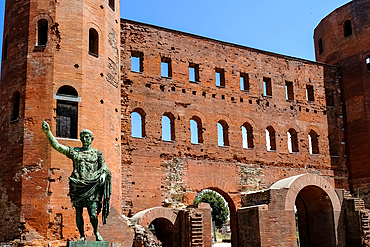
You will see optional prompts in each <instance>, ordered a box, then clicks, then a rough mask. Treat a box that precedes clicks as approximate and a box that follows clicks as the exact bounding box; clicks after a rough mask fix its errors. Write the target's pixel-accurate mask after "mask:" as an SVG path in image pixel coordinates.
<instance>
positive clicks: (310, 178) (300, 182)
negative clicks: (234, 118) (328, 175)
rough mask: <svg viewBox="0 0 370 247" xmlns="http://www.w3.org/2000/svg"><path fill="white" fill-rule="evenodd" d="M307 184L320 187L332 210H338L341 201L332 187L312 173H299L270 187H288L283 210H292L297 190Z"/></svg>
mask: <svg viewBox="0 0 370 247" xmlns="http://www.w3.org/2000/svg"><path fill="white" fill-rule="evenodd" d="M307 186H316V187H319V188H320V189H322V190H323V191H324V192H325V193H326V194H327V195H328V196H329V198H330V200H331V203H332V205H333V211H335V212H340V210H341V203H340V200H339V197H338V195H337V193H336V192H335V189H334V187H333V186H332V185H331V184H330V183H329V182H328V181H327V180H326V179H325V178H323V177H321V176H318V175H314V174H301V175H298V176H293V177H290V178H285V179H282V180H280V181H278V182H276V183H274V184H273V185H272V186H271V189H288V192H287V194H286V197H285V206H284V208H285V210H286V211H293V210H294V204H295V199H296V197H297V195H298V194H299V192H300V191H301V190H302V189H303V188H305V187H307Z"/></svg>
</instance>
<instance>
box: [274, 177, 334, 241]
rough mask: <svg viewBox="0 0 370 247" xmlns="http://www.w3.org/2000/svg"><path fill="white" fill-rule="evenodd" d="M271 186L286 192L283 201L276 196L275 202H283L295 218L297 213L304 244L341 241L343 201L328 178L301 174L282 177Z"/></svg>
mask: <svg viewBox="0 0 370 247" xmlns="http://www.w3.org/2000/svg"><path fill="white" fill-rule="evenodd" d="M270 189H271V192H273V191H274V190H275V191H276V190H277V191H279V192H278V194H280V195H283V194H285V199H283V200H281V201H280V200H279V199H278V198H277V197H274V201H272V203H274V204H276V205H279V206H280V205H281V206H282V208H284V211H285V214H286V215H287V216H288V215H289V217H287V218H290V219H292V220H293V219H295V217H294V216H295V214H296V213H297V214H298V221H297V222H298V227H299V236H300V241H301V246H310V245H311V244H312V245H314V246H334V245H335V244H336V243H337V242H338V239H337V238H338V223H339V216H340V212H341V202H340V200H339V197H338V195H337V193H336V191H335V189H334V187H333V186H332V185H331V184H330V183H329V182H328V181H327V180H326V179H325V178H323V177H321V176H318V175H313V174H302V175H298V176H294V177H290V178H286V179H283V180H280V181H278V182H276V183H275V184H273V185H272V186H271V188H270ZM282 204H283V205H282ZM294 207H296V210H297V212H295V208H294ZM292 225H295V224H293V223H292Z"/></svg>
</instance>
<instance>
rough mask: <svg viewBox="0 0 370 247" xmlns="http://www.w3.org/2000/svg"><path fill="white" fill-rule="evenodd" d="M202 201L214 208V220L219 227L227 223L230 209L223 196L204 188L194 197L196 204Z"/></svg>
mask: <svg viewBox="0 0 370 247" xmlns="http://www.w3.org/2000/svg"><path fill="white" fill-rule="evenodd" d="M200 202H206V203H209V204H210V206H211V209H212V220H213V221H214V222H215V224H216V227H217V228H221V227H222V226H223V224H225V223H226V221H227V218H228V215H229V209H228V208H227V206H226V204H225V201H224V200H223V198H222V197H221V196H220V195H219V194H218V193H216V192H214V191H211V190H204V191H202V192H200V193H199V194H198V195H197V197H196V198H195V199H194V204H196V203H200Z"/></svg>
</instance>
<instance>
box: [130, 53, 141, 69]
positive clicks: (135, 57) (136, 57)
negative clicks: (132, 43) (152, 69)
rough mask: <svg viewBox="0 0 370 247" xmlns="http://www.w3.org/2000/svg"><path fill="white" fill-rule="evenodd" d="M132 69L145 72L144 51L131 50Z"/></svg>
mask: <svg viewBox="0 0 370 247" xmlns="http://www.w3.org/2000/svg"><path fill="white" fill-rule="evenodd" d="M131 71H133V72H143V53H142V52H137V51H132V52H131Z"/></svg>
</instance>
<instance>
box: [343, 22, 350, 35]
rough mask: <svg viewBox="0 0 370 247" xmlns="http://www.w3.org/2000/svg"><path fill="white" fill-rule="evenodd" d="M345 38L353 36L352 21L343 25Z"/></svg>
mask: <svg viewBox="0 0 370 247" xmlns="http://www.w3.org/2000/svg"><path fill="white" fill-rule="evenodd" d="M343 31H344V38H346V37H348V36H351V35H352V23H351V21H350V20H346V21H345V22H344V25H343Z"/></svg>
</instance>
